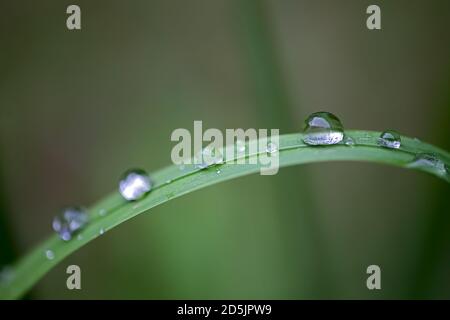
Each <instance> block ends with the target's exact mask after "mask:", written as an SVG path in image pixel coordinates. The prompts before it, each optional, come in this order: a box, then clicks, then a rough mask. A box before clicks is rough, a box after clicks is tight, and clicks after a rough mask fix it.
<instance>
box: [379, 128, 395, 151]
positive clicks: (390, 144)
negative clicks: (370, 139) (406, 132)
mask: <svg viewBox="0 0 450 320" xmlns="http://www.w3.org/2000/svg"><path fill="white" fill-rule="evenodd" d="M377 143H378V145H380V146H382V147H385V148H389V149H398V148H400V145H401V138H400V135H399V134H398V133H397V132H396V131H393V130H386V131H384V132H383V133H381V135H380V137H379V138H378V140H377Z"/></svg>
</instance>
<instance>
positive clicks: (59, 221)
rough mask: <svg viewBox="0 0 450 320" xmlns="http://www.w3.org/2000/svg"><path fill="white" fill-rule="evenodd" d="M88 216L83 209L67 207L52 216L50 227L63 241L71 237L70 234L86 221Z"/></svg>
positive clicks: (81, 226)
mask: <svg viewBox="0 0 450 320" xmlns="http://www.w3.org/2000/svg"><path fill="white" fill-rule="evenodd" d="M88 220H89V217H88V214H87V212H86V210H85V209H83V208H80V207H69V208H66V209H64V210H63V212H62V213H61V214H59V215H57V216H56V217H54V218H53V222H52V227H53V230H55V232H56V233H58V234H59V237H60V238H61V239H63V240H64V241H69V240H70V239H72V235H73V234H74V233H75V232H76V231H77V230H79V229H81V228H83V227H84V226H85V225H86V223H88Z"/></svg>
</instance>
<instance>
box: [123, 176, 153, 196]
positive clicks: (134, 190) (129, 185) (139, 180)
mask: <svg viewBox="0 0 450 320" xmlns="http://www.w3.org/2000/svg"><path fill="white" fill-rule="evenodd" d="M151 189H152V182H151V180H150V177H149V176H148V174H147V172H145V171H144V170H142V169H133V170H128V171H126V172H125V173H124V174H123V176H122V179H120V182H119V192H120V194H121V195H122V197H124V198H125V199H126V200H128V201H134V200H138V199H140V198H142V197H143V196H145V195H146V194H147V193H148V192H150V190H151Z"/></svg>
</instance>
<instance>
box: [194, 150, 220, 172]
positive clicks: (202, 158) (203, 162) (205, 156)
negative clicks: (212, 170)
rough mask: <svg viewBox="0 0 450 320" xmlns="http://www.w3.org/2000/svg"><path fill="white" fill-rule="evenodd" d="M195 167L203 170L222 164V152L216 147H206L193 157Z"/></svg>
mask: <svg viewBox="0 0 450 320" xmlns="http://www.w3.org/2000/svg"><path fill="white" fill-rule="evenodd" d="M195 158H196V159H195V163H196V164H195V167H196V168H198V169H205V168H207V167H209V166H213V165H216V164H220V163H222V162H223V156H222V152H221V151H220V150H219V149H218V148H216V147H209V146H208V147H206V148H203V150H202V151H200V152H199V153H198V155H197V156H196V157H195Z"/></svg>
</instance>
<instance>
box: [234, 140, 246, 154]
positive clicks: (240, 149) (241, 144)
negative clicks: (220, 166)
mask: <svg viewBox="0 0 450 320" xmlns="http://www.w3.org/2000/svg"><path fill="white" fill-rule="evenodd" d="M236 150H237V154H238V155H242V154H244V153H245V141H243V140H240V139H238V140H236Z"/></svg>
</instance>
